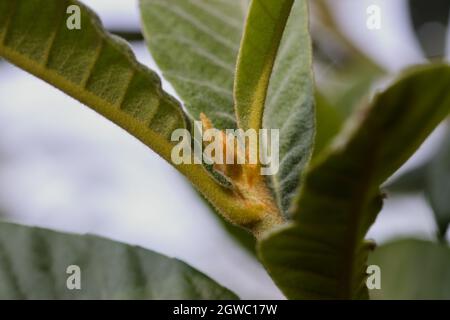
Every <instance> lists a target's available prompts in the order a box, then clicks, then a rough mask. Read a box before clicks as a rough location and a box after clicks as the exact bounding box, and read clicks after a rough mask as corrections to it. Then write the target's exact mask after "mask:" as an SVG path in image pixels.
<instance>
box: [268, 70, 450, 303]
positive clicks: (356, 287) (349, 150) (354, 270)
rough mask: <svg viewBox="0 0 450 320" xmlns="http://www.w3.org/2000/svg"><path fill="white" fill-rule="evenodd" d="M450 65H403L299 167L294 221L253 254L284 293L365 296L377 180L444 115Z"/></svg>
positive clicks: (449, 102) (448, 105) (449, 106)
mask: <svg viewBox="0 0 450 320" xmlns="http://www.w3.org/2000/svg"><path fill="white" fill-rule="evenodd" d="M449 85H450V67H449V66H445V65H436V66H428V67H422V68H418V69H414V70H412V71H409V72H408V73H407V74H406V75H405V76H404V77H403V78H402V79H401V80H399V81H398V82H397V83H396V84H394V85H393V86H392V87H391V88H389V89H388V90H387V91H385V92H384V93H381V94H379V95H378V96H377V97H376V98H375V100H374V102H373V103H372V104H371V106H370V107H369V108H364V109H361V110H359V112H358V113H357V114H355V115H354V117H352V118H351V119H350V121H349V122H348V123H347V126H346V128H345V129H344V130H343V132H342V134H341V135H340V136H338V137H337V138H336V139H335V141H334V142H333V144H332V145H331V147H329V148H328V149H326V150H325V151H324V152H323V153H322V154H321V155H320V156H319V157H318V158H316V159H315V160H314V161H313V163H312V164H311V166H310V167H309V168H308V170H307V172H306V173H305V177H304V182H303V185H302V188H301V191H300V196H299V198H298V199H297V203H296V208H297V209H296V210H295V214H294V222H293V223H291V224H289V225H288V226H286V227H284V228H282V229H280V230H278V231H274V232H272V233H270V234H268V235H267V236H266V237H265V239H263V240H262V241H261V242H260V244H259V255H260V257H261V259H262V261H263V262H264V264H265V265H266V267H267V268H268V270H269V273H270V274H271V276H272V277H273V279H274V280H275V282H276V283H277V284H278V285H279V287H280V288H281V289H282V291H283V292H284V293H285V294H286V296H287V297H288V298H293V299H302V298H324V299H326V298H329V299H333V298H338V299H364V298H367V297H368V292H367V288H366V287H365V283H364V279H365V269H366V260H367V255H368V253H369V251H370V249H371V247H372V245H371V244H370V243H367V242H364V236H365V235H366V233H367V230H368V229H369V227H370V226H371V224H372V223H373V222H374V220H375V218H376V215H377V213H378V212H379V211H380V209H381V206H382V199H381V196H380V193H379V189H378V188H379V185H381V183H382V182H383V181H384V180H386V179H387V178H388V177H389V176H390V175H391V174H392V173H393V172H394V171H396V170H397V169H398V168H399V167H400V166H401V165H402V164H403V163H404V162H405V161H406V160H407V159H408V158H409V157H410V156H411V155H412V154H413V153H414V151H415V150H416V149H417V148H418V147H419V146H420V144H421V143H422V142H423V141H424V140H425V138H426V137H427V136H428V135H429V134H430V133H431V131H432V130H433V129H434V128H435V127H436V126H437V125H438V124H439V123H440V122H441V121H442V120H443V119H444V118H445V117H446V116H447V115H448V114H449V112H450V95H449V94H448V87H449Z"/></svg>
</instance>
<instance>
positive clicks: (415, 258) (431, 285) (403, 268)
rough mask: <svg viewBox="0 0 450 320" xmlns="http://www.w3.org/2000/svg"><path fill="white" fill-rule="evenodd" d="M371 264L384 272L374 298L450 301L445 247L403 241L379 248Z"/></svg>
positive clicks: (449, 271) (449, 266)
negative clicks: (379, 287) (379, 288)
mask: <svg viewBox="0 0 450 320" xmlns="http://www.w3.org/2000/svg"><path fill="white" fill-rule="evenodd" d="M369 264H375V265H378V266H379V267H380V269H381V290H371V291H370V295H371V298H373V299H450V249H449V247H448V246H447V245H446V244H442V243H441V244H439V243H432V242H428V241H422V240H400V241H395V242H392V243H389V244H385V245H382V246H380V247H379V248H377V249H376V250H375V251H374V252H373V253H372V254H371V255H370V256H369Z"/></svg>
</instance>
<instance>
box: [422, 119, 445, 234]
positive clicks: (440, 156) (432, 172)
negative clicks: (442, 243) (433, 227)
mask: <svg viewBox="0 0 450 320" xmlns="http://www.w3.org/2000/svg"><path fill="white" fill-rule="evenodd" d="M425 194H426V196H427V199H428V201H429V203H430V205H431V207H432V208H433V212H434V215H435V218H436V222H437V225H438V228H439V234H440V236H441V237H442V238H443V237H445V234H446V231H447V228H448V226H449V224H450V127H447V131H446V136H445V139H444V141H443V144H442V146H441V148H440V149H439V152H438V153H437V155H436V156H435V157H434V158H433V159H432V161H431V163H430V166H429V168H428V175H427V180H426V186H425Z"/></svg>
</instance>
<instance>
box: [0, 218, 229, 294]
mask: <svg viewBox="0 0 450 320" xmlns="http://www.w3.org/2000/svg"><path fill="white" fill-rule="evenodd" d="M71 265H75V266H78V267H79V268H80V276H81V277H80V279H81V282H80V284H81V289H80V290H76V289H75V290H69V289H68V288H67V285H66V283H67V279H68V277H69V276H70V275H71V274H67V273H66V272H67V268H68V267H69V266H71ZM69 271H70V270H69ZM71 272H73V271H71ZM236 298H237V297H236V296H235V295H234V294H233V293H231V292H230V291H228V290H227V289H225V288H223V287H221V286H220V285H218V284H217V283H215V282H214V281H213V280H211V279H209V278H208V277H206V276H205V275H203V274H201V273H200V272H198V271H196V270H195V269H193V268H191V267H190V266H188V265H187V264H185V263H183V262H181V261H179V260H176V259H172V258H168V257H165V256H163V255H161V254H158V253H156V252H153V251H149V250H145V249H142V248H139V247H133V246H129V245H125V244H122V243H118V242H115V241H111V240H107V239H103V238H99V237H95V236H90V235H85V236H80V235H72V234H63V233H59V232H54V231H50V230H45V229H40V228H30V227H24V226H19V225H15V224H9V223H0V299H236Z"/></svg>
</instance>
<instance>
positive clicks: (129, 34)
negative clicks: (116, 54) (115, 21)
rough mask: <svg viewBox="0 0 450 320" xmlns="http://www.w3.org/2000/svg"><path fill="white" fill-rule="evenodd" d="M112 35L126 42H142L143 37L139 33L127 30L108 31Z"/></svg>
mask: <svg viewBox="0 0 450 320" xmlns="http://www.w3.org/2000/svg"><path fill="white" fill-rule="evenodd" d="M109 32H111V33H112V34H114V35H116V36H118V37H120V38H123V39H125V40H127V41H143V40H144V36H143V35H142V33H141V32H140V31H133V30H130V31H127V30H109Z"/></svg>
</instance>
